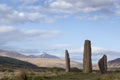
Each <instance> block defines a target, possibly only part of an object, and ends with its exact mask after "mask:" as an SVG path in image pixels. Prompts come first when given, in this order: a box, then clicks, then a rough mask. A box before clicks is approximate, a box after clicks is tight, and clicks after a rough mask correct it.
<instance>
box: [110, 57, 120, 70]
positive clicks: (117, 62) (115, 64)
mask: <svg viewBox="0 0 120 80" xmlns="http://www.w3.org/2000/svg"><path fill="white" fill-rule="evenodd" d="M108 65H109V67H112V68H120V58H117V59H114V60H111V61H108Z"/></svg>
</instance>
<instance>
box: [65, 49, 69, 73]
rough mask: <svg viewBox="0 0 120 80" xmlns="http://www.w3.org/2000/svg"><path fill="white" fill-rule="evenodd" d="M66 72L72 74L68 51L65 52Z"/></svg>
mask: <svg viewBox="0 0 120 80" xmlns="http://www.w3.org/2000/svg"><path fill="white" fill-rule="evenodd" d="M65 61H66V72H70V57H69V53H68V50H65Z"/></svg>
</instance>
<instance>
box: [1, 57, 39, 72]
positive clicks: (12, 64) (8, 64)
mask: <svg viewBox="0 0 120 80" xmlns="http://www.w3.org/2000/svg"><path fill="white" fill-rule="evenodd" d="M3 68H11V69H21V68H27V69H35V68H38V67H37V66H36V65H34V64H32V63H29V62H25V61H21V60H18V59H14V58H10V57H3V56H0V70H1V69H3Z"/></svg>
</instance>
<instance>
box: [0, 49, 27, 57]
mask: <svg viewBox="0 0 120 80" xmlns="http://www.w3.org/2000/svg"><path fill="white" fill-rule="evenodd" d="M0 56H6V57H12V58H18V57H22V58H27V56H26V55H23V54H20V53H18V52H16V51H7V50H1V49H0Z"/></svg>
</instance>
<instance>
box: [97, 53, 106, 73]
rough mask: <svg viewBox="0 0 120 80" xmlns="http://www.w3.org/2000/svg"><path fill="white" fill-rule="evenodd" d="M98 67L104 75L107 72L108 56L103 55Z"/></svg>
mask: <svg viewBox="0 0 120 80" xmlns="http://www.w3.org/2000/svg"><path fill="white" fill-rule="evenodd" d="M98 66H99V69H100V72H101V73H102V74H104V73H106V72H107V56H106V55H103V57H102V58H101V59H100V60H99V61H98Z"/></svg>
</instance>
